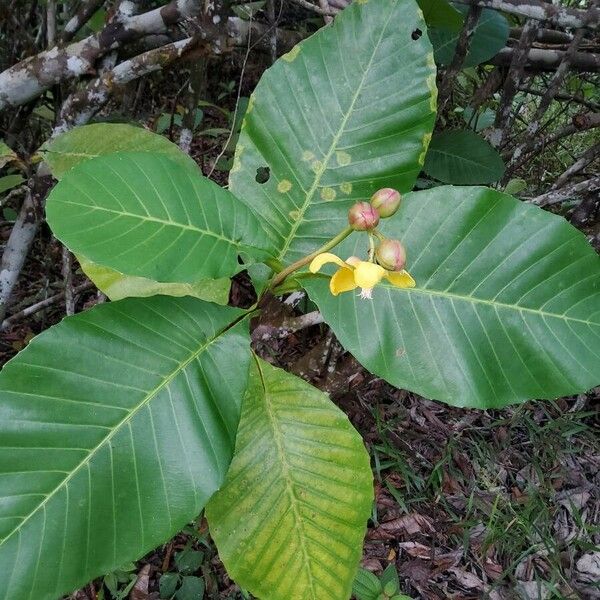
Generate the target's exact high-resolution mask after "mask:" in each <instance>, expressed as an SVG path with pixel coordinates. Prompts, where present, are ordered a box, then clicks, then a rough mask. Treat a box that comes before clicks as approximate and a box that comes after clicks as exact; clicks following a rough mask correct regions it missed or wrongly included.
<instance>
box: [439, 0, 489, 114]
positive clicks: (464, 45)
mask: <svg viewBox="0 0 600 600" xmlns="http://www.w3.org/2000/svg"><path fill="white" fill-rule="evenodd" d="M482 10H483V9H482V8H481V7H479V6H471V7H470V8H469V14H468V15H467V18H466V19H465V24H464V26H463V28H462V30H461V32H460V36H459V37H458V42H457V43H456V50H455V52H454V57H453V59H452V62H451V63H450V65H449V66H448V68H447V69H446V73H445V74H444V78H443V79H442V83H441V85H440V89H439V106H440V108H439V110H440V112H441V111H442V110H443V109H444V107H445V106H446V103H447V102H448V99H449V98H450V91H451V90H452V86H453V85H454V80H455V79H456V76H457V75H458V73H459V71H460V69H461V67H462V65H463V63H464V62H465V58H466V57H467V53H468V52H469V46H470V45H471V39H472V38H473V34H474V33H475V29H476V27H477V23H478V22H479V17H481V12H482Z"/></svg>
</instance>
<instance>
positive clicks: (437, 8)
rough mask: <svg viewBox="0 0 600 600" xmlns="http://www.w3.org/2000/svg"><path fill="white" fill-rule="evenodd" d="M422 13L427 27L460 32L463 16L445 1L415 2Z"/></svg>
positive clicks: (423, 0) (424, 0)
mask: <svg viewBox="0 0 600 600" xmlns="http://www.w3.org/2000/svg"><path fill="white" fill-rule="evenodd" d="M417 2H418V3H419V8H420V9H421V10H422V11H423V18H424V19H425V23H427V27H443V28H445V29H448V30H450V31H460V29H461V27H462V25H463V23H464V17H463V15H462V14H461V13H460V12H459V11H458V10H457V9H456V8H454V6H452V4H450V2H448V1H447V0H417Z"/></svg>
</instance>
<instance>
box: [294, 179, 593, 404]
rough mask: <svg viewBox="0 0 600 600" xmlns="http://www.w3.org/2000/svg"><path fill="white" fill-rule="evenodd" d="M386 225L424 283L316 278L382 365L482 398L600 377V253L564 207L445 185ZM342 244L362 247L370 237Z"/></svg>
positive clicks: (362, 357) (338, 319)
mask: <svg viewBox="0 0 600 600" xmlns="http://www.w3.org/2000/svg"><path fill="white" fill-rule="evenodd" d="M382 230H383V231H384V232H386V233H387V235H389V236H390V237H396V238H400V239H402V240H403V241H404V243H405V245H406V248H407V251H408V270H409V271H410V272H411V274H412V275H413V277H414V278H415V280H416V283H417V286H416V288H414V289H411V290H402V289H398V288H392V287H390V286H386V285H380V286H378V287H377V288H376V289H375V290H373V301H372V302H370V301H363V300H361V299H359V298H357V296H356V294H354V293H353V292H348V293H345V294H341V295H340V296H338V297H337V298H334V297H333V296H331V295H330V294H329V291H328V286H327V282H326V281H325V282H323V281H312V282H310V283H307V284H306V285H307V288H308V290H309V292H310V295H311V297H312V299H313V300H314V301H315V302H316V303H317V305H318V306H319V308H320V310H321V312H322V313H323V315H324V317H325V320H326V321H327V322H328V323H329V324H330V325H331V327H332V328H333V330H334V332H335V333H336V335H337V336H338V338H339V339H340V341H341V343H342V344H343V345H344V347H345V348H346V349H347V350H349V351H350V352H351V353H352V354H353V355H354V356H356V358H357V359H358V360H359V361H360V362H361V363H362V364H363V365H365V367H367V368H368V369H369V370H371V371H372V372H373V373H375V374H377V375H379V376H381V377H383V378H384V379H386V380H387V381H389V382H390V383H392V384H393V385H395V386H398V387H401V388H406V389H409V390H412V391H414V392H417V393H419V394H421V395H423V396H426V397H428V398H434V399H438V400H443V401H445V402H448V403H450V404H454V405H458V406H473V407H479V408H486V407H496V406H503V405H506V404H509V403H512V402H519V401H523V400H525V399H528V398H555V397H558V396H564V395H567V394H572V393H577V392H581V391H583V390H586V389H588V388H591V387H593V386H594V385H597V384H598V383H600V371H599V370H598V360H599V359H600V310H599V308H600V260H599V259H598V256H597V255H596V253H595V252H594V250H593V249H592V248H591V246H590V245H589V244H588V242H587V240H586V238H585V236H584V235H583V234H581V233H580V232H578V231H577V230H576V229H575V228H573V227H571V226H570V225H569V224H568V223H566V222H565V220H564V219H563V218H562V217H558V216H556V215H552V214H550V213H547V212H545V211H543V210H541V209H539V208H536V207H534V206H531V205H527V204H524V203H522V202H519V201H518V200H516V199H514V198H512V197H511V196H507V195H506V194H502V193H500V192H496V191H494V190H489V189H485V188H460V187H449V186H444V187H438V188H435V189H432V190H427V191H423V192H417V193H414V194H410V195H408V196H407V197H406V199H405V201H404V203H403V205H402V207H401V209H400V211H399V213H398V214H397V215H396V216H395V217H394V218H392V219H389V220H388V222H386V223H385V225H384V227H383V228H382ZM355 235H356V234H355ZM339 252H340V254H341V255H342V256H344V257H345V256H349V255H352V254H358V255H361V254H363V253H364V240H361V239H360V238H358V236H356V237H354V238H349V239H348V240H347V243H346V244H345V247H343V248H341V249H340V250H339Z"/></svg>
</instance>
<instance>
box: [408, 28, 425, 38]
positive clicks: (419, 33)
mask: <svg viewBox="0 0 600 600" xmlns="http://www.w3.org/2000/svg"><path fill="white" fill-rule="evenodd" d="M422 35H423V32H422V31H421V30H420V29H419V28H418V27H417V29H415V30H414V31H413V32H412V33H411V34H410V37H411V38H412V39H413V40H418V39H419V38H420V37H421V36H422Z"/></svg>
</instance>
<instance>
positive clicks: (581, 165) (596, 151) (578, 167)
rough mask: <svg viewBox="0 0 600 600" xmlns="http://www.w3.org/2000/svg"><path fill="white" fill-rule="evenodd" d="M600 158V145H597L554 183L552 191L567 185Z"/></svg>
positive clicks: (588, 150) (587, 151)
mask: <svg viewBox="0 0 600 600" xmlns="http://www.w3.org/2000/svg"><path fill="white" fill-rule="evenodd" d="M598 157H600V143H598V144H595V145H594V146H591V147H590V148H588V149H587V150H586V151H585V152H584V153H583V154H582V155H581V158H580V159H578V160H576V161H575V162H574V163H573V164H572V165H571V166H570V167H569V168H568V169H566V170H565V172H564V173H563V174H562V175H561V176H560V177H559V178H558V179H557V180H556V181H555V182H554V185H553V186H552V188H551V191H553V190H557V189H559V188H561V187H562V186H563V185H565V184H566V183H567V181H568V180H569V179H570V178H571V177H573V176H574V175H577V173H579V172H580V171H583V169H585V168H587V166H588V165H589V164H590V163H591V162H592V161H594V160H596V158H598Z"/></svg>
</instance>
